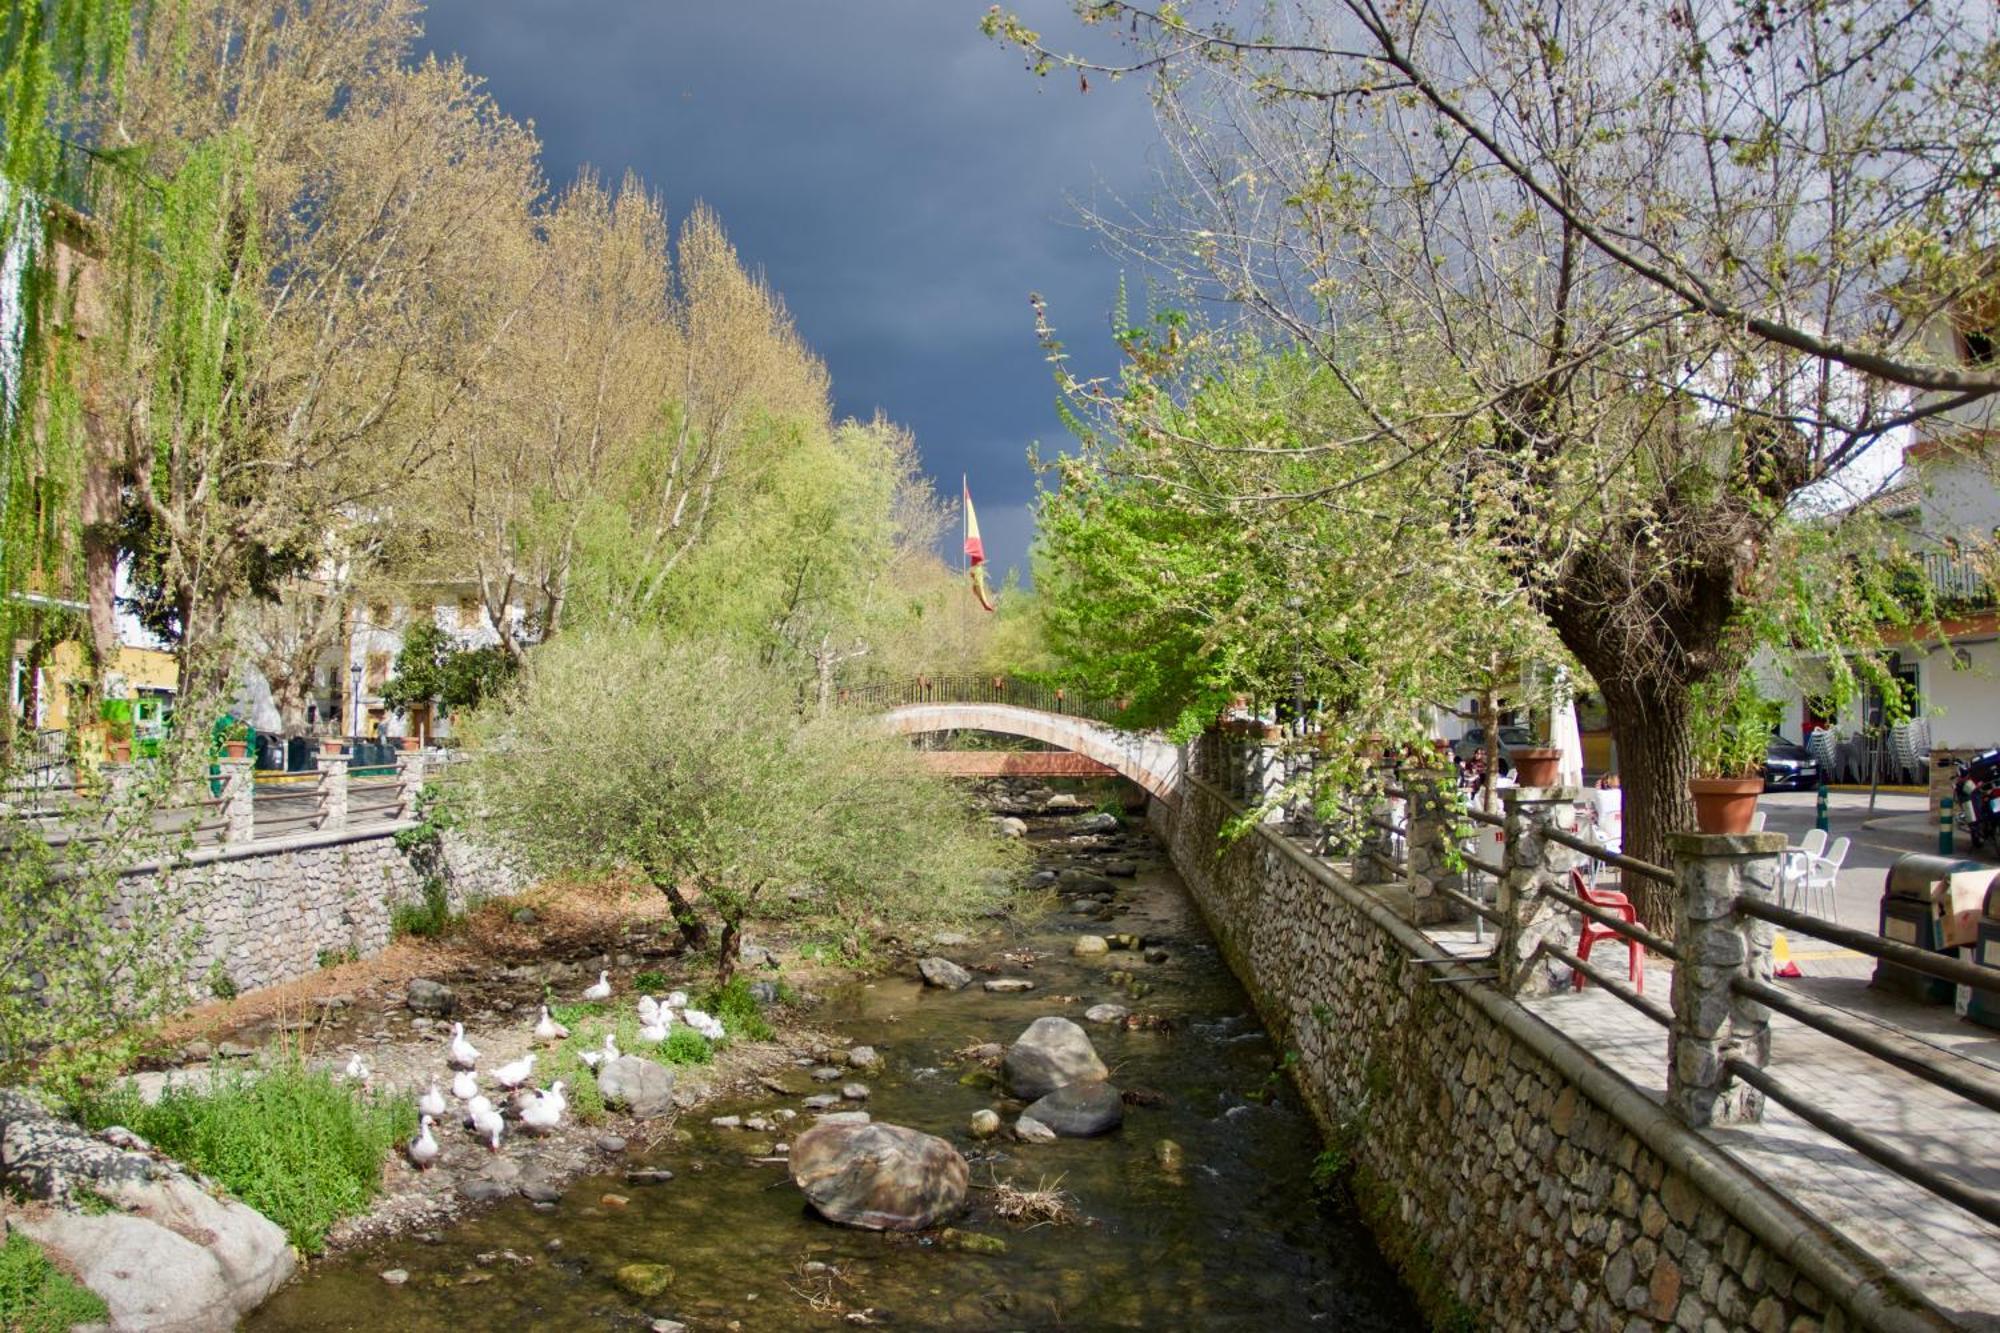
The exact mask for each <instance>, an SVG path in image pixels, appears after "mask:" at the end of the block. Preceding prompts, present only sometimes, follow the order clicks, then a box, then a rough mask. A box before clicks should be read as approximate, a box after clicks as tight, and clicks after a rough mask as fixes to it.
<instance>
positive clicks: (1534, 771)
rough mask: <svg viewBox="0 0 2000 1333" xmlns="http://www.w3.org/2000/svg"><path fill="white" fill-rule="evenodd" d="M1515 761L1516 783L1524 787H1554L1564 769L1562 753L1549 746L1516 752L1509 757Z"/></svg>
mask: <svg viewBox="0 0 2000 1333" xmlns="http://www.w3.org/2000/svg"><path fill="white" fill-rule="evenodd" d="M1507 757H1508V758H1510V759H1512V760H1513V761H1514V781H1516V782H1518V783H1520V784H1521V785H1522V786H1523V787H1553V786H1555V785H1556V772H1557V770H1558V769H1560V768H1561V767H1562V751H1561V750H1558V749H1555V748H1553V747H1552V746H1547V745H1538V746H1534V747H1532V748H1528V749H1521V750H1515V751H1514V752H1513V753H1512V754H1510V755H1508V756H1507Z"/></svg>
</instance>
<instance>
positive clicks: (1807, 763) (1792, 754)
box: [1764, 736, 1819, 791]
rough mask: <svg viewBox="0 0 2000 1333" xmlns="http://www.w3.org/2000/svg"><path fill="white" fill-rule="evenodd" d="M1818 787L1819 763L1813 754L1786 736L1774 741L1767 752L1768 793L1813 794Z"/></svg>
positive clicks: (1773, 739)
mask: <svg viewBox="0 0 2000 1333" xmlns="http://www.w3.org/2000/svg"><path fill="white" fill-rule="evenodd" d="M1817 786H1819V760H1817V759H1815V758H1814V757H1813V753H1812V751H1811V750H1808V749H1806V747H1805V746H1803V745H1797V744H1794V743H1793V742H1791V741H1788V740H1786V739H1785V738H1784V737H1783V736H1773V737H1771V743H1770V744H1769V745H1768V746H1766V747H1765V749H1764V790H1765V791H1811V790H1812V789H1813V788H1815V787H1817Z"/></svg>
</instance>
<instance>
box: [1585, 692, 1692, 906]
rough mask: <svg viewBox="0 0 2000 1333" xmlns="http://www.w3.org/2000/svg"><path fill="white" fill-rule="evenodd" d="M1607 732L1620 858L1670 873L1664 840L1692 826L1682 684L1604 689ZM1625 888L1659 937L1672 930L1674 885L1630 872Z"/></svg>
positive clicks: (1687, 710)
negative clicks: (1618, 789) (1615, 777)
mask: <svg viewBox="0 0 2000 1333" xmlns="http://www.w3.org/2000/svg"><path fill="white" fill-rule="evenodd" d="M1599 688H1600V689H1601V690H1603V692H1604V699H1605V703H1606V704H1607V705H1608V706H1609V709H1610V713H1611V735H1612V738H1613V740H1614V741H1615V742H1616V743H1617V746H1618V774H1619V781H1620V783H1621V784H1622V785H1623V788H1624V791H1625V842H1624V847H1625V854H1626V855H1627V856H1636V857H1638V858H1639V859H1640V860H1641V861H1650V862H1652V863H1653V864H1654V865H1656V866H1663V867H1666V868H1669V869H1671V868H1672V862H1671V860H1670V859H1669V857H1668V855H1667V835H1668V834H1669V833H1673V832H1677V831H1683V830H1687V829H1691V828H1693V827H1694V798H1693V797H1692V796H1690V795H1689V794H1688V780H1689V779H1690V778H1692V777H1694V775H1695V772H1694V735H1693V732H1694V728H1693V711H1694V710H1693V706H1692V703H1691V701H1690V699H1689V695H1688V691H1687V689H1686V687H1684V686H1672V685H1667V684H1664V683H1662V682H1659V681H1643V682H1638V681H1631V682H1626V683H1625V684H1624V685H1623V686H1622V687H1620V686H1618V685H1613V686H1610V687H1606V686H1605V685H1604V684H1603V683H1602V682H1601V681H1600V683H1599ZM1624 881H1625V891H1626V893H1627V895H1628V896H1629V897H1630V898H1631V899H1632V902H1633V904H1634V905H1635V906H1637V907H1638V909H1639V919H1640V920H1641V921H1643V922H1645V923H1646V925H1648V926H1649V927H1651V928H1652V929H1654V930H1656V931H1658V932H1659V933H1661V934H1663V935H1671V934H1672V933H1673V888H1672V886H1671V885H1667V884H1661V883H1658V882H1656V881H1654V880H1650V879H1640V878H1639V877H1638V876H1635V875H1630V874H1628V875H1626V876H1625V877H1624Z"/></svg>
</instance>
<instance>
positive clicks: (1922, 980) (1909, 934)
mask: <svg viewBox="0 0 2000 1333" xmlns="http://www.w3.org/2000/svg"><path fill="white" fill-rule="evenodd" d="M1980 873H1983V874H1985V875H1986V876H1987V877H1988V878H1989V879H1990V878H1991V877H1992V875H1993V867H1991V866H1987V865H1981V864H1980V863H1979V862H1977V861H1966V860H1961V859H1959V858H1958V857H1954V856H1936V855H1928V854H1925V855H1913V856H1905V857H1903V858H1901V859H1900V860H1898V861H1897V862H1896V863H1895V864H1894V865H1892V866H1890V867H1889V874H1888V877H1887V879H1886V881H1885V882H1884V884H1883V886H1882V910H1881V925H1880V927H1879V929H1878V931H1877V933H1878V934H1880V935H1881V937H1882V938H1883V939H1885V940H1893V941H1895V942H1896V943H1897V944H1907V945H1909V946H1910V947H1911V948H1913V949H1923V950H1926V951H1928V952H1930V953H1946V954H1948V953H1950V952H1951V950H1950V949H1949V948H1948V947H1947V946H1946V944H1945V932H1944V918H1943V915H1942V913H1941V911H1940V908H1941V906H1942V905H1943V904H1945V903H1948V902H1949V901H1950V900H1951V896H1952V890H1951V886H1952V881H1953V879H1954V877H1955V876H1959V875H1967V874H1980ZM1869 985H1871V986H1873V987H1874V988H1875V989H1877V990H1885V991H1889V992H1891V993H1892V994H1896V995H1904V996H1908V997H1909V998H1910V999H1912V1000H1920V1001H1922V1002H1924V1003H1926V1004H1950V1003H1951V1002H1952V1000H1953V999H1954V998H1955V996H1956V988H1955V987H1954V986H1953V985H1952V984H1951V983H1950V982H1949V981H1940V980H1938V979H1937V978H1935V977H1927V976H1925V975H1924V974H1923V973H1921V972H1916V971H1912V970H1911V969H1910V968H1907V967H1903V966H1900V965H1898V964H1896V963H1891V962H1889V961H1888V960H1886V959H1884V960H1882V961H1880V962H1877V963H1876V964H1875V979H1874V980H1873V981H1871V982H1869Z"/></svg>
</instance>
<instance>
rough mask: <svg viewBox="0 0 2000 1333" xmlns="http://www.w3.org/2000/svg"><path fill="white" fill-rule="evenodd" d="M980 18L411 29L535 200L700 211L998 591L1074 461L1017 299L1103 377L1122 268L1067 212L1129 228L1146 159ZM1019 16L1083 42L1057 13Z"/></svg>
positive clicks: (1118, 124) (630, 7) (1140, 94)
mask: <svg viewBox="0 0 2000 1333" xmlns="http://www.w3.org/2000/svg"><path fill="white" fill-rule="evenodd" d="M986 7H987V5H986V0H855V2H853V3H846V4H837V3H829V2H828V0H432V3H431V5H430V8H429V12H428V14H427V15H426V17H425V27H426V29H427V44H428V47H429V49H431V50H433V51H435V52H437V53H439V54H441V55H448V54H456V55H460V56H462V57H463V58H464V59H465V62H466V64H467V66H468V67H469V68H470V69H471V70H472V71H473V72H475V73H477V74H479V75H481V76H482V77H483V78H485V80H486V81H487V88H488V90H489V91H490V92H491V93H492V95H493V97H494V99H495V100H496V101H497V102H498V103H499V105H500V107H501V109H502V110H503V111H505V112H506V113H507V114H509V115H511V116H513V117H515V118H516V119H520V120H528V121H532V122H533V123H534V125H535V128H536V130H537V132H538V133H539V134H540V136H541V139H542V143H543V165H544V170H545V171H546V173H547V175H548V176H549V179H550V180H551V182H552V183H555V184H557V185H560V184H561V183H562V182H564V181H566V180H568V179H570V178H572V177H574V175H575V174H576V172H577V170H578V168H579V167H582V166H584V165H586V164H587V165H590V166H594V167H595V168H596V170H597V171H598V172H599V174H600V175H602V176H604V177H606V178H608V179H610V180H613V181H615V180H617V179H618V178H619V177H621V176H622V175H623V174H624V173H625V171H626V170H627V169H628V168H629V169H631V170H634V171H637V172H638V173H639V175H640V176H642V177H643V178H644V179H645V181H646V182H647V184H648V185H649V186H651V187H652V188H653V189H654V190H656V191H657V192H659V193H660V194H661V195H662V197H663V198H664V199H665V200H666V202H667V206H668V208H669V210H670V215H671V216H673V217H676V218H677V217H679V216H683V215H685V213H686V212H687V210H688V208H689V206H690V205H691V204H692V203H693V202H694V201H696V200H702V201H705V202H706V203H708V204H709V205H710V206H711V207H713V208H715V209H716V210H717V212H718V213H719V214H720V215H721V217H722V221H723V225H724V226H725V227H726V228H727V230H728V232H729V234H730V238H731V239H732V240H733V241H734V242H735V244H736V247H737V249H738V251H739V253H740V254H741V255H742V257H743V259H744V260H745V262H746V263H747V264H749V265H750V266H751V267H753V268H759V269H761V270H763V272H764V273H765V275H766V276H767V277H768V278H769V280H770V282H771V284H772V286H773V287H775V288H776V289H777V290H778V291H779V292H780V293H781V294H782V295H783V297H784V299H785V302H786V304H787V305H788V306H789V308H790V309H791V311H792V314H793V316H794V318H795V319H796V320H797V322H798V325H799V328H800V331H801V332H802V333H803V334H804V336H805V338H806V340H807V341H808V342H809V343H810V344H811V345H812V347H813V348H814V350H815V351H817V352H818V353H819V355H820V356H821V357H823V358H824V359H825V361H826V363H827V367H828V369H829V371H830V373H831V375H832V379H833V391H834V399H835V409H836V411H837V413H838V414H839V415H840V416H843V417H846V416H853V417H861V418H867V417H871V416H873V415H874V414H875V412H876V411H877V409H880V410H881V411H882V412H884V413H886V414H887V415H888V416H889V417H890V418H891V419H893V420H895V421H898V422H900V423H902V424H903V425H906V426H908V427H910V428H911V429H913V430H914V431H915V432H916V438H917V442H918V445H919V447H920V449H921V451H922V455H923V459H924V463H925V466H926V467H927V468H928V469H929V470H930V472H931V474H932V475H933V476H934V477H935V478H936V479H937V480H938V481H939V483H940V484H941V485H942V486H943V487H944V488H945V489H946V490H947V492H949V493H952V494H956V492H957V489H958V483H959V476H960V474H961V473H964V474H966V475H967V476H968V477H969V479H970V484H971V487H972V495H973V500H974V502H975V504H976V506H977V508H978V512H979V519H980V526H981V528H982V530H983V534H984V536H985V539H986V550H987V558H988V560H989V561H991V562H992V564H993V565H994V566H996V567H997V568H998V569H1000V570H1002V571H1004V570H1006V569H1007V568H1008V567H1010V566H1015V567H1021V566H1025V563H1026V557H1027V548H1028V544H1029V541H1030V539H1031V536H1032V518H1031V516H1030V512H1029V503H1030V501H1031V499H1032V497H1033V495H1034V488H1035V478H1034V474H1033V472H1032V470H1031V469H1030V467H1029V466H1028V462H1027V450H1028V446H1029V445H1030V444H1031V443H1034V442H1037V441H1039V442H1041V444H1042V446H1043V452H1044V453H1048V452H1051V451H1053V450H1056V449H1058V448H1061V447H1063V446H1064V445H1065V444H1066V443H1067V441H1068V435H1067V433H1066V432H1065V431H1064V429H1063V427H1062V424H1061V422H1060V421H1059V420H1058V418H1057V416H1056V412H1055V390H1054V383H1053V381H1052V379H1051V377H1050V370H1049V366H1048V365H1047V363H1046V362H1045V361H1044V360H1043V354H1042V352H1041V349H1040V348H1039V347H1038V346H1037V344H1036V341H1035V332H1034V319H1033V313H1032V311H1031V309H1030V307H1029V301H1028V297H1029V293H1031V292H1039V293H1041V294H1042V295H1043V296H1044V297H1045V298H1047V300H1048V302H1049V305H1050V318H1051V320H1052V322H1053V323H1054V324H1055V325H1056V327H1057V330H1058V334H1059V336H1061V337H1062V338H1063V340H1064V341H1065V343H1066V344H1068V346H1069V348H1070V350H1071V352H1072V353H1073V355H1074V358H1075V359H1074V362H1073V365H1074V368H1075V369H1076V370H1078V371H1079V373H1106V372H1109V371H1110V370H1112V369H1113V367H1114V362H1113V359H1112V353H1111V348H1110V343H1109V338H1108V329H1109V316H1110V313H1111V310H1112V307H1113V304H1114V302H1115V300H1116V296H1117V286H1118V281H1119V277H1120V273H1121V261H1120V260H1119V259H1117V258H1114V257H1113V256H1112V255H1111V254H1109V253H1108V251H1107V250H1106V248H1105V246H1104V244H1103V242H1102V240H1101V239H1100V238H1099V237H1098V236H1097V235H1096V234H1095V233H1093V232H1092V231H1091V230H1090V229H1089V228H1088V227H1087V226H1086V225H1084V224H1083V223H1082V221H1081V220H1080V218H1079V215H1078V212H1077V205H1078V203H1087V204H1090V205H1092V206H1095V207H1099V208H1104V209H1109V210H1112V211H1117V210H1118V209H1120V208H1125V207H1132V206H1140V205H1142V204H1143V200H1144V197H1145V195H1146V193H1147V190H1148V187H1149V185H1150V182H1151V180H1152V176H1153V169H1154V162H1153V155H1152V150H1153V145H1154V144H1155V142H1156V135H1155V132H1154V129H1153V121H1152V112H1151V109H1150V107H1149V106H1148V105H1147V102H1146V97H1145V89H1144V87H1143V86H1142V84H1141V83H1139V82H1137V81H1126V82H1122V83H1109V82H1104V81H1099V80H1093V81H1092V85H1091V89H1090V91H1089V92H1088V93H1084V92H1081V91H1080V90H1079V88H1078V82H1077V80H1076V78H1075V76H1074V75H1069V76H1051V77H1050V78H1048V79H1038V78H1036V77H1035V76H1034V75H1032V74H1030V73H1029V72H1028V71H1027V69H1026V68H1025V65H1024V62H1023V60H1022V58H1021V56H1020V55H1019V54H1018V53H1016V52H1014V51H1012V50H1011V49H1008V48H1005V47H1003V46H1001V45H1000V44H998V43H997V42H994V41H992V40H990V39H988V38H985V37H982V36H981V35H980V32H979V19H980V17H981V15H982V14H984V13H985V11H986ZM1012 8H1014V9H1015V10H1016V11H1017V12H1018V13H1020V14H1021V15H1022V17H1023V18H1024V19H1026V20H1027V21H1028V22H1029V24H1030V25H1031V26H1033V27H1036V28H1038V29H1040V30H1041V31H1042V32H1044V33H1045V34H1046V35H1047V36H1048V38H1049V40H1050V41H1051V42H1052V43H1053V44H1055V45H1057V46H1059V47H1062V48H1065V49H1067V48H1069V47H1072V46H1078V45H1084V44H1085V43H1084V41H1083V39H1084V38H1085V37H1086V36H1087V35H1088V34H1086V33H1084V32H1083V31H1082V30H1081V29H1080V28H1079V26H1078V25H1077V23H1076V21H1075V19H1074V18H1073V17H1072V15H1071V12H1070V9H1069V5H1068V2H1067V0H1016V3H1014V4H1013V6H1012ZM1133 278H1134V283H1135V286H1136V285H1137V284H1138V275H1136V274H1134V275H1133ZM1023 572H1024V573H1025V570H1024V571H1023Z"/></svg>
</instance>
